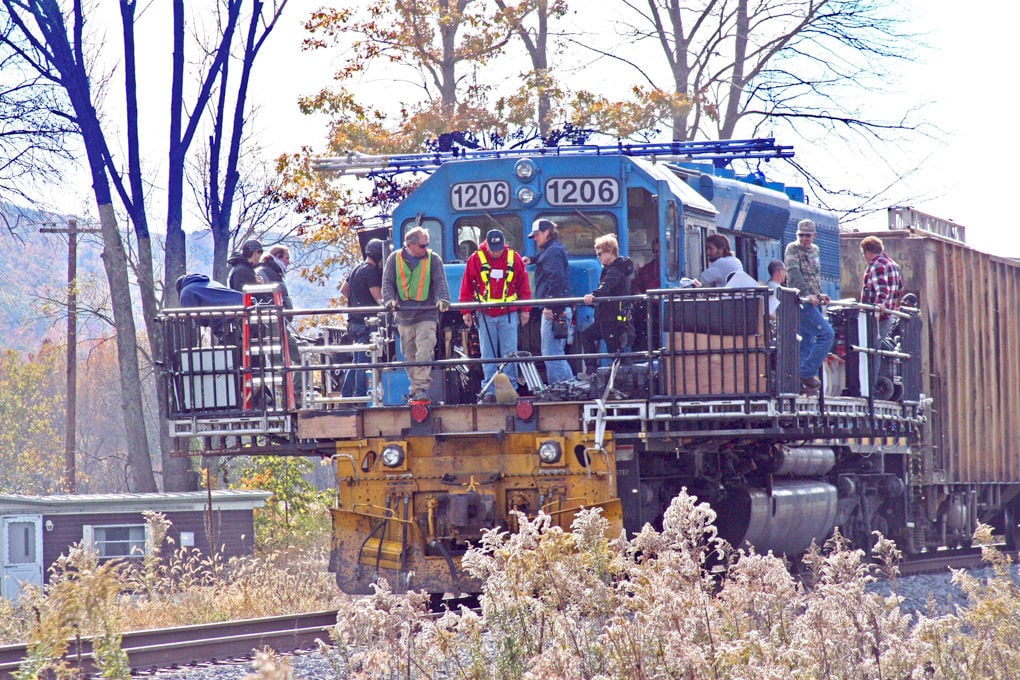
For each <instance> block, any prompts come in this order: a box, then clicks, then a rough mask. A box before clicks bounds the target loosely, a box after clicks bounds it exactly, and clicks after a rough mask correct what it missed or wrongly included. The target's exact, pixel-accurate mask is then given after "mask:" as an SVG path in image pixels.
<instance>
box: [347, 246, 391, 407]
mask: <svg viewBox="0 0 1020 680" xmlns="http://www.w3.org/2000/svg"><path fill="white" fill-rule="evenodd" d="M384 246H385V244H384V243H383V242H382V241H381V240H379V239H377V238H374V239H372V240H371V241H369V242H368V243H366V244H365V259H364V261H362V262H361V264H359V265H358V266H357V267H355V268H354V271H353V272H351V275H350V277H348V279H347V280H346V281H344V284H343V286H341V287H340V294H341V295H343V296H344V297H346V298H347V306H348V307H379V306H381V305H382V265H383V252H384V250H385V248H384ZM368 317H369V315H368V314H359V313H356V312H351V313H350V314H348V315H347V335H348V337H349V338H350V339H351V340H352V341H353V342H354V343H355V344H357V345H363V344H365V343H367V342H368V340H369V335H370V333H369V330H368ZM354 361H356V362H357V363H359V364H362V363H368V354H367V353H366V352H355V353H354ZM367 394H368V381H367V379H366V371H364V370H360V369H359V370H353V371H347V375H346V376H344V384H343V388H342V389H341V395H342V396H345V397H364V396H365V395H367Z"/></svg>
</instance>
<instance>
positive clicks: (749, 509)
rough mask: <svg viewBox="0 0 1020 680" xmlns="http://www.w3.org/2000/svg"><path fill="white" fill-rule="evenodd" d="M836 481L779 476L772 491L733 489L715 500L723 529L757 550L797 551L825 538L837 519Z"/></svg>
mask: <svg viewBox="0 0 1020 680" xmlns="http://www.w3.org/2000/svg"><path fill="white" fill-rule="evenodd" d="M836 497H837V493H836V487H835V486H833V485H831V484H825V483H824V482H816V481H806V480H776V482H775V484H774V486H773V489H772V495H771V496H769V495H768V493H767V492H766V491H765V490H763V489H730V490H729V492H728V494H727V497H726V499H725V500H724V501H722V502H720V503H717V504H713V509H714V510H715V511H716V512H717V513H718V514H719V518H718V520H717V522H716V526H717V527H718V528H719V535H720V537H722V538H725V539H726V540H727V541H729V542H730V543H731V544H732V545H733V546H734V547H736V548H741V547H746V545H747V544H748V543H750V544H751V545H753V546H754V547H755V550H757V551H758V552H759V553H765V552H768V551H769V550H771V551H772V552H773V553H774V554H776V555H787V556H790V557H796V556H799V555H800V554H801V553H803V552H804V551H806V550H807V549H808V547H810V545H811V541H812V540H814V541H816V542H817V543H818V544H819V545H820V544H821V543H822V542H824V541H825V539H826V538H827V537H828V536H829V533H830V532H831V531H832V527H833V525H834V524H835V521H836Z"/></svg>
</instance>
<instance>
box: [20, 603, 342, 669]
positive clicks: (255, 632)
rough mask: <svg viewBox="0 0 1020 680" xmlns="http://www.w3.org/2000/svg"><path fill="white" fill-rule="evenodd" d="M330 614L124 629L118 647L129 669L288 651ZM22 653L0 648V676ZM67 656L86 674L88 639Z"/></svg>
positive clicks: (313, 635) (319, 630)
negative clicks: (79, 665)
mask: <svg viewBox="0 0 1020 680" xmlns="http://www.w3.org/2000/svg"><path fill="white" fill-rule="evenodd" d="M336 615H337V613H336V611H335V610H333V611H322V612H312V613H307V614H293V615H287V616H270V617H266V618H260V619H244V620H241V621H226V622H221V623H210V624H199V625H193V626H180V627H177V628H160V629H155V630H142V631H134V632H130V633H124V636H123V640H122V641H121V648H122V649H123V650H124V651H125V652H127V655H128V659H129V662H130V665H131V668H132V670H134V671H135V672H143V671H151V670H155V669H160V668H175V667H177V666H187V665H192V664H199V663H212V662H217V661H227V660H235V659H243V658H248V657H250V656H251V655H252V651H253V650H256V649H262V648H263V647H269V648H270V649H273V650H274V651H277V652H292V651H294V650H298V649H309V648H313V647H314V646H315V644H316V643H315V641H316V640H317V639H321V640H328V637H329V636H328V634H327V633H326V630H327V629H328V628H331V627H332V626H333V625H335V624H336ZM26 654H27V645H24V644H17V645H3V646H0V680H8V679H9V678H11V677H12V675H11V674H12V673H13V672H14V671H16V670H18V666H19V665H20V664H21V661H22V660H23V659H24V658H25V656H26ZM67 658H69V659H72V660H74V663H76V664H77V663H78V659H79V658H80V663H81V665H82V667H83V668H84V670H85V672H86V673H91V672H93V671H94V670H95V669H94V667H93V665H92V643H91V640H90V639H88V638H84V639H83V640H82V645H81V650H80V656H79V650H78V649H77V645H76V644H75V643H74V642H72V643H71V645H70V648H69V651H68V654H67Z"/></svg>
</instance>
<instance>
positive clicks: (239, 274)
mask: <svg viewBox="0 0 1020 680" xmlns="http://www.w3.org/2000/svg"><path fill="white" fill-rule="evenodd" d="M227 264H229V265H230V273H229V274H227V285H228V286H229V287H231V288H233V289H234V290H236V291H238V292H244V287H245V286H253V285H255V284H257V283H258V282H259V280H258V277H257V275H256V274H255V267H253V266H251V265H250V264H249V263H248V261H247V260H245V259H244V256H242V255H241V253H231V254H230V257H229V258H228V259H227Z"/></svg>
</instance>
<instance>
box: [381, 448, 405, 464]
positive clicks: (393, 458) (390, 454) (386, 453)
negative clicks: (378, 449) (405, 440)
mask: <svg viewBox="0 0 1020 680" xmlns="http://www.w3.org/2000/svg"><path fill="white" fill-rule="evenodd" d="M379 458H380V459H381V460H382V463H383V465H385V466H386V467H391V468H392V467H400V466H401V465H402V464H403V463H404V449H402V448H401V447H399V446H396V445H395V444H389V445H388V446H384V447H383V450H382V453H381V454H379Z"/></svg>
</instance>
